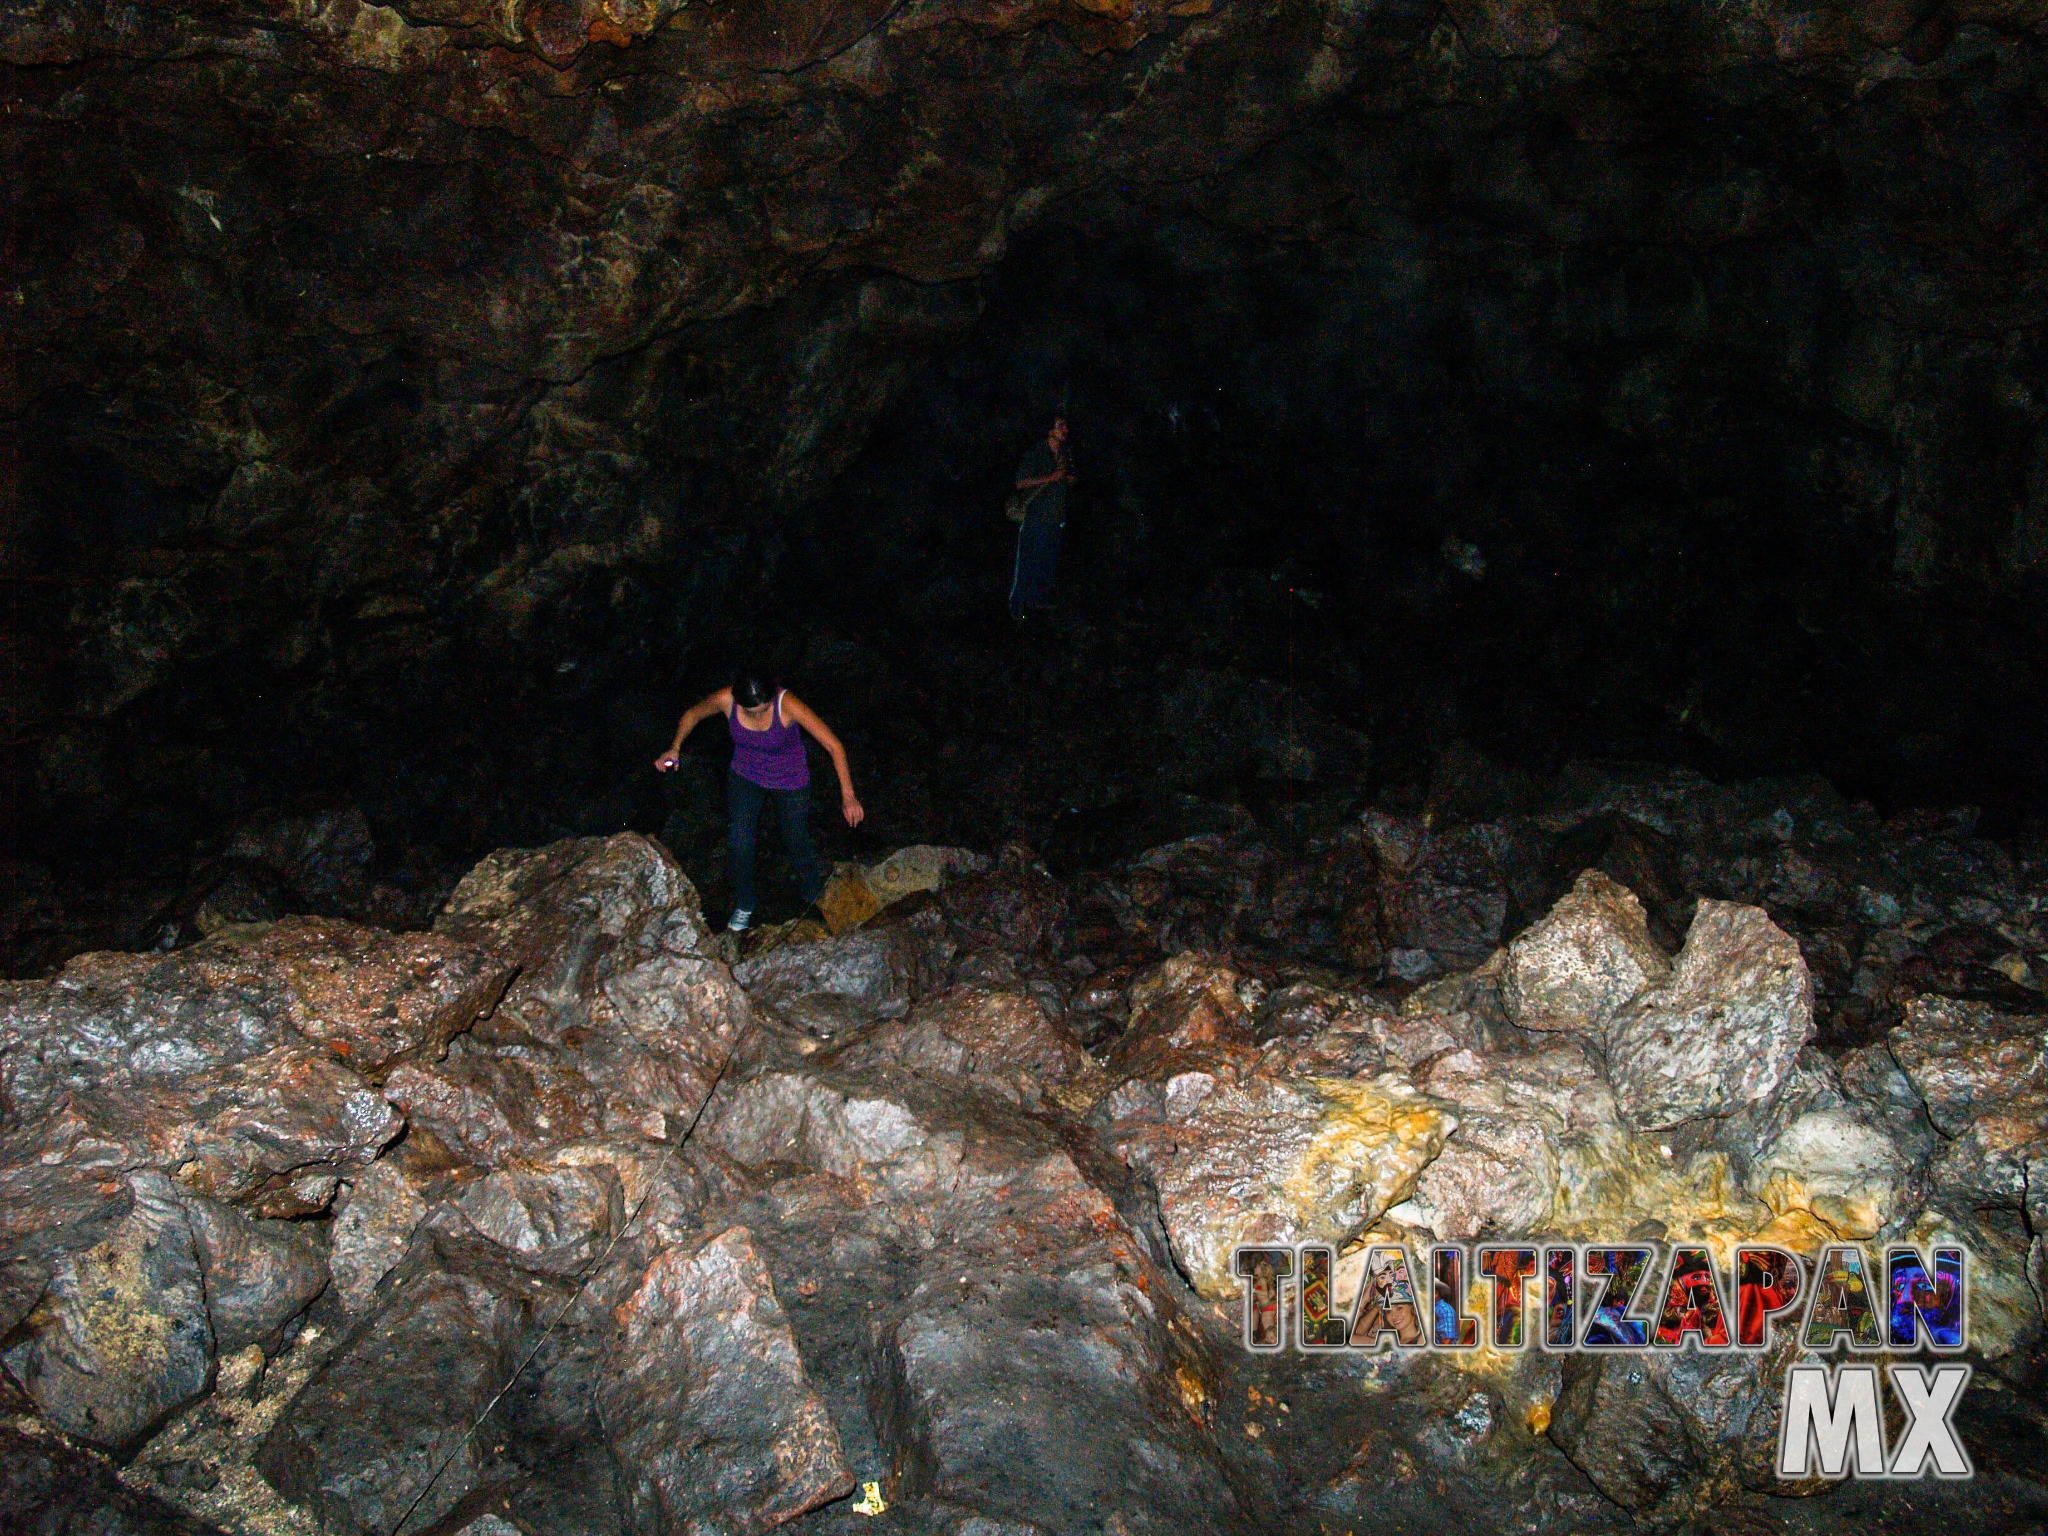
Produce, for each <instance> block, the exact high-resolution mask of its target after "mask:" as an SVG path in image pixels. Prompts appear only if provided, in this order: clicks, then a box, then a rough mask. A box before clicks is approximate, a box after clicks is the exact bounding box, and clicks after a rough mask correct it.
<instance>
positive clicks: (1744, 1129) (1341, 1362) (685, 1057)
mask: <svg viewBox="0 0 2048 1536" xmlns="http://www.w3.org/2000/svg"><path fill="white" fill-rule="evenodd" d="M2044 892H2048V878H2044V872H2042V871H2039V870H2036V869H2034V868H2033V867H2031V866H2029V865H2024V864H2017V863H2015V861H2014V860H2013V859H2012V858H2011V857H2010V856H2009V855H2008V854H2006V853H2005V852H2004V851H2002V850H2001V849H2000V848H1999V847H1998V846H1996V845H1994V844H1991V843H1988V842H1983V841H1980V840H1977V839H1975V838H1973V837H1972V835H1971V828H1970V827H1969V825H1968V824H1967V823H1966V821H1963V820H1959V819H1956V818H1947V819H1944V818H1939V817H1925V818H1917V819H1916V818H1904V819H1895V820H1893V821H1889V822H1885V821H1880V820H1879V819H1878V818H1877V817H1876V815H1875V814H1874V813H1872V812H1871V811H1869V810H1868V808H1867V807H1860V806H1858V805H1855V804H1852V803H1849V802H1846V801H1844V800H1842V799H1841V798H1840V797H1838V796H1836V795H1834V794H1833V793H1832V792H1831V791H1830V790H1828V789H1827V787H1826V786H1825V785H1823V784H1820V783H1818V782H1808V781H1786V782H1772V783H1753V784H1746V785H1741V786H1736V787H1721V786H1716V785H1713V784H1710V783H1707V782H1706V781H1704V780H1700V779H1697V778H1693V777H1691V776H1688V775H1682V774H1673V773H1634V774H1632V773H1628V772H1624V771H1621V770H1615V769H1608V770H1594V769H1584V770H1580V771H1578V772H1576V773H1574V774H1572V775H1568V776H1567V777H1566V778H1565V779H1564V780H1563V781H1561V782H1560V784H1559V785H1557V786H1555V788H1554V792H1553V793H1552V794H1551V795H1550V796H1549V797H1548V799H1547V801H1546V802H1545V803H1544V804H1542V805H1541V806H1540V807H1538V808H1536V809H1531V810H1525V811H1523V812H1520V813H1517V814H1515V815H1512V816H1507V817H1503V818H1499V819H1494V820H1487V821H1474V820H1471V819H1470V818H1469V817H1464V816H1461V815H1460V814H1459V813H1458V809H1457V805H1456V803H1455V797H1454V796H1444V797H1439V799H1438V801H1437V802H1436V803H1435V804H1434V805H1433V807H1432V809H1431V810H1430V812H1429V814H1427V815H1423V814H1418V815H1415V816H1413V817H1406V816H1401V815H1396V814H1393V813H1391V812H1388V811H1383V810H1382V811H1371V812H1367V813H1365V814H1364V815H1363V816H1360V817H1356V818H1353V819H1351V820H1348V821H1346V822H1344V823H1343V824H1342V825H1340V826H1339V827H1337V829H1336V830H1335V832H1334V833H1333V834H1332V835H1329V836H1327V837H1318V838H1315V839H1312V840H1308V841H1306V842H1301V843H1283V842H1282V841H1279V840H1274V839H1269V838H1268V837H1266V836H1265V835H1263V834H1261V833H1260V832H1258V831H1257V830H1256V828H1255V827H1252V826H1251V825H1249V824H1247V825H1246V826H1245V827H1243V828H1241V829H1240V830H1237V831H1234V832H1233V831H1219V832H1215V833H1211V834H1207V835H1203V836H1197V837H1193V838H1188V839H1184V840H1182V841H1179V842H1176V843H1172V844H1169V845H1166V846H1163V847H1158V848H1154V849H1152V850H1150V851H1148V852H1145V853H1143V854H1141V855H1140V856H1138V857H1136V858H1134V859H1130V860H1127V861H1125V862H1122V863H1120V864H1118V865H1116V866H1114V867H1113V868H1111V869H1109V870H1108V871H1106V872H1098V873H1093V874H1087V875H1079V876H1070V877H1067V878H1064V879H1060V878H1055V877H1054V876H1053V875H1052V874H1051V873H1049V872H1048V871H1047V869H1046V868H1045V867H1044V866H1043V865H1042V864H1040V863H1039V862H1038V861H1037V860H1036V859H1035V858H1034V857H1033V856H1032V855H1031V854H1030V853H1029V852H1028V851H1026V850H1024V849H1021V848H1017V847H1012V848H1009V849H1005V850H1003V851H1001V852H999V853H996V854H993V855H988V856H981V855H975V854H969V853H965V852H960V851H946V850H935V849H914V850H905V851H904V852H902V853H900V854H898V855H896V856H895V857H893V858H892V859H891V860H889V861H887V862H885V863H883V864H879V865H875V866H871V867H869V868H867V869H865V870H859V869H855V868H852V867H847V868H844V869H842V872H841V875H840V878H839V879H838V881H837V882H836V883H835V888H834V891H833V893H832V895H831V897H830V899H829V900H828V902H827V903H826V915H827V917H828V919H829V920H830V923H829V927H828V926H821V925H817V924H803V923H799V924H793V925H783V926H780V927H777V928H774V929H771V930H767V931H764V932H762V933H760V934H757V935H754V936H751V937H750V938H749V940H748V941H747V943H746V944H745V946H744V947H743V946H741V945H740V944H739V943H737V942H736V941H735V940H733V939H732V938H731V937H729V936H727V935H723V934H719V933H716V932H714V931H712V930H711V929H710V928H709V927H707V924H706V922H705V920H704V917H703V914H702V910H701V908H700V904H699V899H698V895H697V892H696V890H695V889H694V888H693V887H692V885H691V883H690V882H689V881H688V880H687V879H686V878H685V877H684V875H683V873H682V871H681V869H680V868H679V866H678V865H677V864H676V862H675V861H674V859H673V858H672V857H671V856H670V855H669V854H668V853H667V852H666V851H665V850H664V849H663V848H661V847H660V846H659V845H658V844H656V843H654V842H652V841H651V840H648V839H646V838H643V837H641V836H638V835H635V834H621V835H619V836H615V837H610V838H585V839H575V840H570V841H565V842H558V843H555V844H552V845H549V846H546V847H542V848H538V849H530V850H506V851H501V852H499V853H495V854H493V855H491V856H490V857H489V858H487V859H485V860H484V861H483V862H482V863H480V864H478V865H477V866H476V867H475V868H474V869H473V870H471V871H470V872H469V874H468V875H467V876H466V877H465V878H464V879H463V880H462V881H461V883H460V884H459V886H457V888H456V889H455V890H454V891H453V892H452V894H450V895H449V897H448V899H447V900H446V902H445V904H444V905H443V906H442V907H441V909H440V911H439V914H438V916H437V917H436V918H435V919H434V922H433V925H432V928H431V931H412V932H395V931H390V930H388V929H385V928H380V927H375V926H371V925H369V924H366V923H364V922H361V921H356V920H351V919H346V918H341V917H311V916H292V917H286V918H283V919H281V920H277V921H274V922H252V923H240V924H230V925H224V926H220V927H217V928H216V929H215V930H214V931H213V932H212V934H211V936H210V937H207V938H205V939H203V940H201V941H200V942H197V943H191V944H187V945H184V946H183V947H177V948H173V949H169V950H166V951H162V952H148V953H96V954H89V955H83V956H80V957H77V958H75V959H73V960H72V961H70V962H69V963H68V964H67V965H66V966H65V967H64V968H63V970H62V971H61V972H60V973H59V974H57V975H56V976H55V977H53V978H51V979H48V980H43V981H21V982H10V983H4V984H0V1114H4V1119H0V1361H4V1364H5V1372H4V1375H0V1394H4V1398H0V1410H4V1414H5V1417H4V1419H0V1439H4V1441H5V1446H4V1451H0V1524H4V1525H5V1526H6V1528H8V1529H10V1530H11V1529H22V1530H29V1531H36V1532H47V1533H53V1536H54V1533H58V1532H63V1533H74V1532H75V1533H84V1532H88V1531H90V1532H117V1531H118V1532H174V1531H175V1532H200V1531H214V1530H218V1531H231V1532H238V1533H239V1532H264V1533H272V1532H275V1533H294V1536H298V1533H304V1536H314V1533H322V1532H331V1533H337V1536H339V1533H349V1536H355V1533H363V1536H370V1533H376V1536H394V1533H397V1532H400V1531H407V1532H419V1533H425V1532H429V1531H435V1532H450V1533H452V1532H456V1531H469V1532H473V1533H476V1536H505V1533H507V1532H508V1531H519V1532H524V1533H527V1536H558V1533H559V1536H567V1533H571V1532H598V1531H615V1530H622V1529H630V1530H633V1531H637V1532H648V1533H655V1532H659V1533H676V1536H683V1533H692V1536H696V1533H710V1532H727V1531H729V1532H758V1531H763V1530H767V1529H769V1528H771V1527H775V1526H779V1525H786V1526H787V1527H788V1528H790V1529H792V1530H798V1531H815V1532H821V1533H822V1532H835V1533H837V1532H854V1531H860V1532H875V1533H881V1532H903V1533H911V1532H917V1533H925V1532H932V1533H940V1532H943V1533H947V1536H1020V1533H1031V1532H1043V1533H1067V1532H1115V1533H1123V1536H1137V1533H1143V1532H1168V1531H1171V1532H1174V1533H1176V1536H1181V1533H1199V1532H1212V1531H1213V1532H1249V1531H1262V1530H1271V1529H1279V1528H1282V1527H1283V1526H1284V1527H1286V1528H1288V1529H1294V1530H1318V1531H1326V1532H1330V1533H1333V1536H1335V1533H1339V1532H1355V1531H1359V1530H1363V1529H1365V1528H1367V1526H1368V1525H1370V1526H1372V1527H1373V1528H1382V1527H1385V1526H1386V1525H1387V1524H1388V1523H1389V1522H1392V1523H1394V1524H1398V1525H1402V1526H1407V1525H1409V1524H1413V1523H1417V1522H1425V1521H1426V1522H1433V1523H1434V1525H1435V1527H1436V1528H1438V1529H1445V1530H1461V1531H1462V1530H1517V1531H1532V1532H1553V1531H1554V1532H1566V1531H1571V1532H1588V1531H1601V1530H1625V1529H1638V1528H1640V1529H1677V1528H1683V1527H1686V1526H1688V1525H1699V1526H1701V1527H1702V1528H1704V1526H1705V1525H1706V1524H1707V1523H1709V1522H1711V1523H1712V1525H1713V1527H1714V1528H1715V1529H1719V1530H1729V1529H1734V1530H1739V1531H1747V1530H1758V1531H1763V1530H1779V1529H1783V1530H1787V1531H1808V1530H1812V1531H1820V1530H1849V1529H1852V1528H1857V1529H1860V1528H1863V1527H1865V1526H1869V1525H1872V1524H1874V1523H1880V1522H1881V1523H1882V1525H1883V1528H1884V1529H1887V1530H1935V1529H1940V1530H1943V1531H1945V1532H1962V1531H1986V1532H1990V1531H2006V1530H2014V1529H2021V1528H2027V1527H2031V1526H2036V1525H2038V1524H2040V1523H2041V1522H2043V1521H2048V1484H2044V1482H2043V1480H2042V1478H2041V1475H2040V1465H2041V1457H2040V1448H2041V1436H2042V1434H2043V1433H2044V1432H2048V1416H2044V1414H2043V1412H2042V1409H2041V1407H2040V1401H2041V1392H2040V1387H2041V1381H2042V1375H2041V1371H2042V1356H2041V1342H2040V1341H2041V1335H2042V1298H2043V1294H2044V1291H2048V1246H2044V1240H2043V1237H2042V1236H2041V1235H2040V1234H2042V1233H2043V1232H2044V1231H2048V1204H2044V1201H2043V1191H2044V1190H2048V1056H2044V1041H2048V1034H2044V1030H2048V1022H2044V1020H2048V1001H2044V998H2043V994H2044V993H2048V938H2044V935H2043V933H2042V931H2041V928H2040V926H2039V922H2040V915H2039V906H2040V901H2041V897H2042V894H2043V893H2044ZM1372 1233H1385V1234H1393V1235H1397V1236H1402V1237H1405V1238H1407V1239H1408V1240H1410V1241H1412V1242H1416V1243H1421V1242H1426V1241H1428V1240H1430V1239H1431V1238H1432V1237H1434V1238H1440V1239H1445V1240H1452V1239H1458V1240H1462V1239H1468V1238H1473V1237H1480V1236H1487V1235H1494V1234H1501V1235H1507V1234H1514V1235H1523V1234H1534V1233H1542V1234H1556V1235H1559V1236H1562V1237H1582V1238H1587V1239H1592V1238H1610V1239H1611V1238H1615V1237H1620V1236H1639V1237H1655V1238H1663V1239H1671V1240H1677V1239H1681V1238H1688V1237H1698V1238H1700V1239H1702V1240H1705V1241H1708V1242H1710V1243H1713V1244H1716V1245H1720V1246H1724V1247H1725V1246H1726V1245H1727V1244H1729V1243H1731V1242H1732V1241H1734V1240H1736V1239H1738V1238H1740V1237H1744V1236H1749V1235H1754V1234H1762V1235H1765V1236H1767V1237H1769V1238H1771V1239H1774V1240H1780V1241H1785V1242H1788V1243H1790V1244H1792V1245H1793V1246H1797V1247H1806V1248H1810V1247H1812V1246H1814V1245H1816V1244H1817V1243H1818V1242H1820V1241H1823V1240H1826V1239H1828V1238H1830V1237H1836V1236H1839V1237H1844V1238H1858V1239H1876V1238H1882V1237H1894V1236H1910V1237H1912V1238H1913V1239H1914V1240H1917V1241H1920V1242H1923V1243H1924V1242H1929V1241H1934V1240H1943V1241H1950V1240H1954V1241H1961V1242H1964V1243H1965V1244H1966V1245H1967V1246H1968V1247H1969V1249H1970V1251H1971V1253H1972V1254H1973V1256H1974V1259H1975V1263H1976V1268H1975V1271H1974V1289H1973V1292H1972V1309H1973V1310H1972V1328H1973V1347H1972V1355H1971V1358H1972V1360H1973V1361H1974V1362H1975V1363H1976V1364H1977V1366H1978V1373H1977V1377H1976V1384H1975V1385H1974V1386H1973V1388H1972V1390H1971V1392H1970V1394H1969V1395H1968V1397H1967V1398H1966V1400H1965V1407H1964V1415H1963V1419H1962V1421H1961V1422H1962V1430H1963V1435H1964V1438H1965V1441H1966V1443H1967V1444H1968V1445H1969V1447H1970V1449H1971V1452H1972V1455H1973V1456H1974V1458H1975V1461H1976V1467H1977V1477H1976V1479H1975V1481H1974V1482H1972V1483H1969V1484H1966V1485H1947V1484H1935V1483H1932V1482H1930V1483H1927V1484H1924V1485H1921V1484H1916V1485H1910V1486H1907V1487H1899V1488H1892V1489H1887V1488H1886V1487H1885V1486H1884V1485H1881V1484H1861V1485H1849V1486H1842V1487H1835V1488H1832V1489H1831V1488H1827V1487H1813V1486H1798V1487H1795V1488H1792V1489H1789V1490H1788V1489H1785V1488H1783V1487H1781V1486H1780V1485H1779V1484H1777V1482H1776V1481H1775V1479H1774V1478H1773V1476H1772V1473H1771V1470H1770V1464H1769V1463H1770V1455H1771V1451H1772V1449H1773V1448H1774V1444H1775V1441H1774V1436H1775V1417H1774V1415H1775V1412H1776V1403H1777V1385H1778V1383H1779V1381H1780V1379H1781V1377H1782V1373H1783V1371H1784V1370H1785V1369H1786V1368H1787V1367H1788V1366H1789V1365H1790V1364H1791V1363H1793V1361H1794V1360H1795V1359H1796V1358H1797V1356H1796V1354H1795V1353H1793V1352H1790V1351H1787V1350H1779V1351H1777V1352H1774V1353H1773V1354H1771V1355H1768V1356H1764V1357H1760V1358H1752V1357H1740V1358H1733V1357H1706V1358H1702V1357H1697V1356H1691V1355H1687V1356H1684V1357H1680V1358H1672V1357H1667V1356H1663V1355H1631V1356H1626V1357H1617V1358H1615V1359H1613V1360H1611V1361H1607V1362H1604V1363H1603V1362H1601V1361H1599V1360H1596V1359H1592V1358H1577V1357H1575V1358H1570V1359H1565V1360H1560V1359H1558V1358H1557V1357H1552V1356H1546V1355H1543V1354H1541V1353H1540V1352H1530V1353H1528V1354H1525V1355H1521V1356H1504V1355H1498V1354H1494V1353H1492V1352H1490V1351H1482V1352H1480V1353H1479V1354H1478V1355H1476V1356H1472V1357H1464V1358H1460V1359H1457V1360H1447V1359H1445V1358H1443V1357H1439V1356H1425V1357H1419V1358H1401V1357H1395V1356H1377V1357H1368V1356H1364V1355H1341V1356H1337V1357H1334V1358H1333V1357H1324V1356H1312V1357H1305V1356H1300V1355H1296V1354H1292V1353H1289V1354H1286V1355H1282V1356H1276V1357H1263V1356H1262V1357H1254V1356H1252V1355H1250V1354H1249V1353H1248V1352H1246V1351H1245V1350H1244V1349H1243V1348H1242V1347H1241V1346H1240V1344H1239V1342H1238V1339H1239V1329H1240V1321H1241V1314H1240V1310H1239V1307H1238V1302H1237V1285H1238V1282H1237V1281H1236V1280H1235V1279H1234V1278H1233V1277H1232V1276H1231V1275H1230V1274H1229V1273H1228V1253H1229V1249H1230V1247H1231V1245H1232V1244H1233V1243H1237V1242H1241V1241H1247V1240H1254V1239H1257V1240H1273V1241H1282V1242H1286V1241H1296V1240H1307V1239H1311V1238H1326V1239H1329V1240H1331V1241H1333V1242H1335V1243H1338V1244H1340V1245H1344V1244H1355V1243H1356V1242H1357V1240H1359V1239H1361V1238H1363V1237H1365V1236H1367V1235H1368V1234H1372ZM1347 1283H1348V1284H1351V1285H1355V1284H1356V1279H1355V1275H1353V1274H1352V1272H1351V1271H1350V1270H1347V1269H1346V1268H1344V1267H1343V1266H1341V1265H1340V1271H1339V1291H1340V1294H1341V1293H1342V1291H1343V1290H1344V1288H1345V1286H1346V1284H1347ZM508 1382H510V1387H509V1389H507V1383H508ZM870 1485H872V1486H870Z"/></svg>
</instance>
